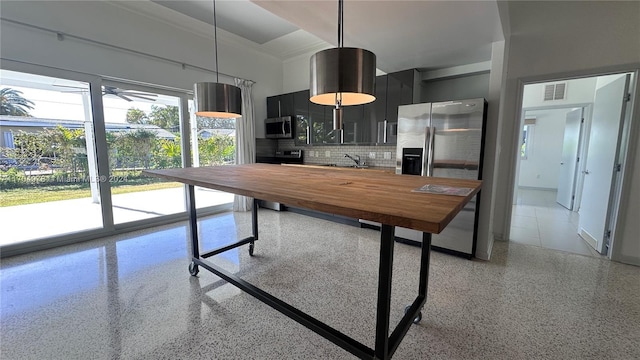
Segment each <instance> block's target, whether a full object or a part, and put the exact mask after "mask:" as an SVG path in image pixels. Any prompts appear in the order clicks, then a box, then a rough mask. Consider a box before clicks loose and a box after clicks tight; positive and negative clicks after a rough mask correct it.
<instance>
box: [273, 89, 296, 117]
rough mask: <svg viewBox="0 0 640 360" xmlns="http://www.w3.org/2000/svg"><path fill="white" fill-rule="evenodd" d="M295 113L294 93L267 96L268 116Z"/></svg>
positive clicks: (291, 114)
mask: <svg viewBox="0 0 640 360" xmlns="http://www.w3.org/2000/svg"><path fill="white" fill-rule="evenodd" d="M293 115H294V108H293V93H289V94H282V95H276V96H269V97H268V98H267V118H277V117H280V116H291V117H293Z"/></svg>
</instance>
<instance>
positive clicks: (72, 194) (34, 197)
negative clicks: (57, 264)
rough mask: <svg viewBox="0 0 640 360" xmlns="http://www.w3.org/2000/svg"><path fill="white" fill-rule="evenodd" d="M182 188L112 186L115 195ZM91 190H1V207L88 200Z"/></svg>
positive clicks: (161, 184) (63, 187) (171, 184)
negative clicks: (80, 199)
mask: <svg viewBox="0 0 640 360" xmlns="http://www.w3.org/2000/svg"><path fill="white" fill-rule="evenodd" d="M179 186H182V184H180V183H177V182H156V183H149V184H141V185H119V184H118V185H112V187H111V192H112V194H114V195H117V194H126V193H132V192H138V191H149V190H158V189H168V188H175V187H179ZM90 196H91V190H90V189H89V187H88V186H86V185H73V184H72V185H61V186H42V187H29V188H17V189H3V190H0V207H4V206H15V205H25V204H35V203H42V202H48V201H59V200H69V199H79V198H87V197H90Z"/></svg>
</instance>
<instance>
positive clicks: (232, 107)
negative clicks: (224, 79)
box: [195, 82, 242, 118]
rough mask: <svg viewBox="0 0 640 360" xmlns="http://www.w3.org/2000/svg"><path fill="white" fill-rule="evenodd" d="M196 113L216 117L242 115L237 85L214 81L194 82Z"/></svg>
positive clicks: (236, 116) (240, 96) (239, 92)
mask: <svg viewBox="0 0 640 360" xmlns="http://www.w3.org/2000/svg"><path fill="white" fill-rule="evenodd" d="M195 102H196V115H198V116H206V117H216V118H238V117H241V116H242V92H241V90H240V88H239V87H236V86H233V85H229V84H221V83H214V82H199V83H196V84H195Z"/></svg>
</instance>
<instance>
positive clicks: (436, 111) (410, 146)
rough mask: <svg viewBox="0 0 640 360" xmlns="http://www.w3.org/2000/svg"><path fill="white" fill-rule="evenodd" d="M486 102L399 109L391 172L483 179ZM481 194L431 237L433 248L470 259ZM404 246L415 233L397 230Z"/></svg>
mask: <svg viewBox="0 0 640 360" xmlns="http://www.w3.org/2000/svg"><path fill="white" fill-rule="evenodd" d="M486 109H487V102H486V101H485V100H484V99H469V100H455V101H446V102H438V103H423V104H412V105H402V106H400V107H399V108H398V133H397V134H398V135H397V136H398V138H397V154H396V174H411V175H418V176H435V177H450V178H463V179H478V180H480V179H482V157H483V150H484V129H485V123H486ZM479 203H480V193H479V194H478V195H476V196H475V197H474V198H473V199H472V200H471V201H470V202H469V203H468V204H467V205H466V206H465V207H464V209H463V210H462V211H461V212H460V213H459V214H458V215H457V216H456V217H455V218H454V219H453V220H452V221H451V223H449V225H448V226H447V227H446V228H445V230H444V231H443V232H441V233H440V234H438V235H433V237H432V246H433V247H434V248H435V249H437V250H443V251H445V252H449V253H453V254H456V255H460V256H464V257H467V258H471V257H473V256H475V250H476V239H477V223H478V210H479ZM395 235H396V237H397V238H399V240H400V241H402V239H404V240H409V242H413V241H415V242H419V241H421V240H422V233H421V232H419V231H416V230H411V229H406V228H401V227H396V232H395Z"/></svg>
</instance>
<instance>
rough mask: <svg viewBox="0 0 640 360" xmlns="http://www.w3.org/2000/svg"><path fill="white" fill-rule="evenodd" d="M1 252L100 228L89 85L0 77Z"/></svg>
mask: <svg viewBox="0 0 640 360" xmlns="http://www.w3.org/2000/svg"><path fill="white" fill-rule="evenodd" d="M0 97H1V110H0V133H1V136H0V221H1V222H2V224H3V227H2V230H1V235H0V246H2V245H9V244H16V243H21V242H25V241H29V240H35V239H39V238H46V237H51V236H55V235H61V234H68V233H76V232H80V231H86V230H91V229H99V228H102V227H103V222H102V211H101V207H100V192H99V187H100V182H99V181H98V180H99V177H98V174H97V170H96V169H97V167H96V150H95V149H96V144H95V140H94V123H93V116H92V113H91V105H90V104H91V102H90V97H89V84H88V83H87V82H81V81H75V80H68V79H61V78H56V77H48V76H40V75H34V74H28V73H23V72H16V71H8V70H0Z"/></svg>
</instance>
